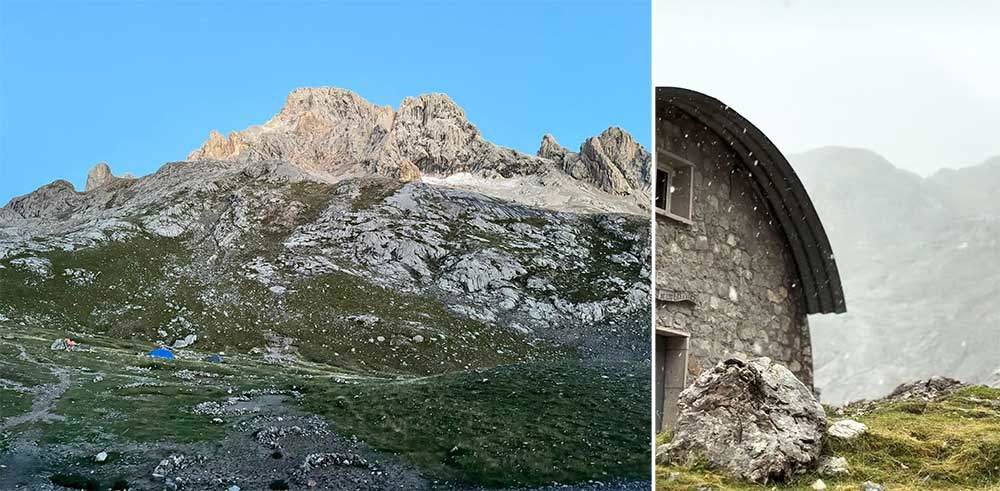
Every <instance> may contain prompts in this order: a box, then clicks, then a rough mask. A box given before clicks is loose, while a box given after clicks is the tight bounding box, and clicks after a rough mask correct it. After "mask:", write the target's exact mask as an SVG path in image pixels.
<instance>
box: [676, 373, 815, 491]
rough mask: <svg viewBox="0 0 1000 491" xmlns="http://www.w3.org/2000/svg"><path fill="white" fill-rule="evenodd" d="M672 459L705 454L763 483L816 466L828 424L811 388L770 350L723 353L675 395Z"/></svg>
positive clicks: (722, 467) (727, 468) (728, 469)
mask: <svg viewBox="0 0 1000 491" xmlns="http://www.w3.org/2000/svg"><path fill="white" fill-rule="evenodd" d="M680 409H681V412H680V417H679V419H678V421H677V426H676V428H675V430H674V438H673V441H672V442H671V443H670V444H668V445H667V446H666V448H665V449H664V452H665V455H666V456H667V458H668V459H669V460H671V461H673V462H681V463H687V462H694V461H697V460H699V459H704V460H707V461H708V463H709V464H710V465H712V466H713V467H716V468H718V469H720V470H723V471H725V472H728V473H730V474H732V475H734V476H736V477H739V478H741V479H746V480H749V481H753V482H757V483H768V482H773V481H780V480H784V479H787V478H789V477H791V476H793V475H796V474H799V473H802V472H805V471H807V470H809V469H812V468H813V467H815V465H816V462H817V459H818V458H819V454H820V449H821V440H822V438H823V432H824V430H825V428H826V415H825V413H824V411H823V407H822V406H820V404H819V402H817V401H816V399H815V397H813V394H812V392H811V391H810V390H809V389H808V388H807V387H806V386H805V385H804V384H802V382H800V381H799V380H798V379H796V378H795V376H794V375H793V374H792V372H791V371H789V370H788V369H787V368H785V367H784V366H782V365H779V364H777V363H774V362H772V361H771V360H770V359H769V358H754V359H751V360H749V361H742V360H737V359H729V360H725V361H722V362H720V363H719V364H717V365H716V366H715V367H714V368H712V369H710V370H707V371H705V372H704V373H702V375H701V376H699V377H698V379H697V380H696V381H695V383H694V384H693V385H692V386H690V387H688V388H687V389H685V390H684V392H682V393H681V396H680Z"/></svg>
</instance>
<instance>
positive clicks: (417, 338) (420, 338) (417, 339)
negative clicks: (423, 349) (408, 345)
mask: <svg viewBox="0 0 1000 491" xmlns="http://www.w3.org/2000/svg"><path fill="white" fill-rule="evenodd" d="M412 339H413V342H414V343H422V342H424V337H423V336H421V335H419V334H417V335H416V336H413V338H412Z"/></svg>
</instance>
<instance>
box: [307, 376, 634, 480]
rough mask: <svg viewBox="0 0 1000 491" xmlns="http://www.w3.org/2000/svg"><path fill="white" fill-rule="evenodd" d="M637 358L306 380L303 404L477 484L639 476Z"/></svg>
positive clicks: (427, 466) (441, 475)
mask: <svg viewBox="0 0 1000 491" xmlns="http://www.w3.org/2000/svg"><path fill="white" fill-rule="evenodd" d="M647 370H648V368H647V366H645V365H643V364H640V363H635V364H609V365H605V366H601V367H593V366H584V365H581V364H579V363H575V362H556V363H533V364H519V365H508V366H499V367H495V368H490V369H481V370H475V371H466V372H456V373H449V374H444V375H439V376H435V377H431V378H424V379H416V380H406V381H398V382H387V383H380V384H365V385H358V386H346V387H345V386H316V385H307V389H306V397H305V398H304V407H305V408H306V409H307V410H309V411H312V412H316V413H319V414H322V415H325V416H327V417H328V418H329V419H331V420H333V422H334V424H335V426H337V427H338V428H339V429H340V430H341V431H342V432H345V433H351V434H358V435H360V436H363V438H364V439H365V440H366V441H367V442H368V443H369V444H371V445H373V446H375V447H376V448H379V449H382V450H386V451H390V452H394V453H400V454H403V455H406V456H407V458H408V459H409V460H411V461H412V462H413V463H415V464H417V465H419V466H420V467H421V468H422V469H424V470H426V472H427V473H428V474H429V475H431V476H434V477H435V478H437V479H445V480H450V481H462V482H472V483H479V484H486V485H511V484H526V485H531V484H544V483H548V482H554V481H559V482H578V481H580V480H585V479H605V478H608V477H610V476H622V475H628V476H634V477H641V476H643V475H645V474H646V472H648V469H649V467H648V466H649V448H648V439H647V438H646V437H645V434H646V431H647V428H648V427H649V410H648V403H647V401H646V398H645V397H637V396H636V395H637V394H639V395H644V394H647V393H648V392H649V385H648V384H649V382H648V377H646V376H645V372H646V371H647Z"/></svg>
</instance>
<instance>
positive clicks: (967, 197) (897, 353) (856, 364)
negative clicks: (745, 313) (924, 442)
mask: <svg viewBox="0 0 1000 491" xmlns="http://www.w3.org/2000/svg"><path fill="white" fill-rule="evenodd" d="M789 160H790V161H791V162H792V164H793V165H794V166H795V169H796V172H797V173H798V175H799V177H800V178H801V179H802V181H803V182H804V183H805V185H806V188H807V189H808V190H809V193H810V196H811V198H812V200H813V203H814V205H815V206H816V209H817V211H818V212H819V214H820V217H821V219H822V220H823V224H824V226H825V228H826V231H827V234H828V235H829V238H830V241H831V243H832V245H833V250H834V252H835V253H836V255H837V265H838V267H839V268H840V275H841V279H842V281H843V283H844V294H845V296H846V299H847V306H848V312H847V313H846V314H843V315H826V316H815V317H813V318H811V319H810V323H811V325H812V336H813V349H814V356H815V366H816V385H817V387H818V388H819V389H820V390H821V391H822V395H823V398H824V400H825V401H826V402H833V403H839V402H845V401H848V400H855V399H860V398H872V397H877V396H881V395H884V394H886V393H887V392H889V391H891V390H892V389H893V387H895V386H896V385H897V384H899V383H903V382H906V381H910V380H914V379H918V378H927V377H930V376H934V375H942V376H950V377H955V378H958V379H961V380H963V381H966V382H969V383H984V382H986V383H989V382H991V381H995V380H996V379H997V377H998V376H997V372H998V370H1000V359H998V357H997V354H998V353H1000V336H998V334H1000V305H998V304H997V303H996V299H997V298H1000V203H998V201H997V200H996V199H995V198H994V194H995V193H996V190H997V189H1000V158H992V159H989V160H987V161H985V162H983V163H981V164H979V165H975V166H971V167H966V168H962V169H956V170H952V169H948V170H942V171H939V172H937V173H936V174H934V175H932V176H929V177H927V178H922V177H920V176H918V175H916V174H913V173H911V172H907V171H905V170H901V169H899V168H896V167H895V166H893V165H892V163H890V162H888V161H887V160H886V159H884V158H883V157H881V156H880V155H878V154H876V153H874V152H871V151H869V150H863V149H856V148H844V147H824V148H820V149H816V150H812V151H809V152H805V153H801V154H795V155H790V156H789Z"/></svg>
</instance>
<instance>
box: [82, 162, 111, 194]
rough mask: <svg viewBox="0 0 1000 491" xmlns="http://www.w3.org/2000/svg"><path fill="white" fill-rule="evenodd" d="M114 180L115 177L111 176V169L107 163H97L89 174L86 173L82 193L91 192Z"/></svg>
mask: <svg viewBox="0 0 1000 491" xmlns="http://www.w3.org/2000/svg"><path fill="white" fill-rule="evenodd" d="M114 179H115V176H114V175H112V174H111V167H109V166H108V163H107V162H98V163H97V165H95V166H94V167H93V168H91V169H90V172H89V173H87V186H86V187H84V188H83V190H84V192H87V191H93V190H95V189H97V188H99V187H101V186H103V185H105V184H107V183H109V182H111V181H113V180H114Z"/></svg>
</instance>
